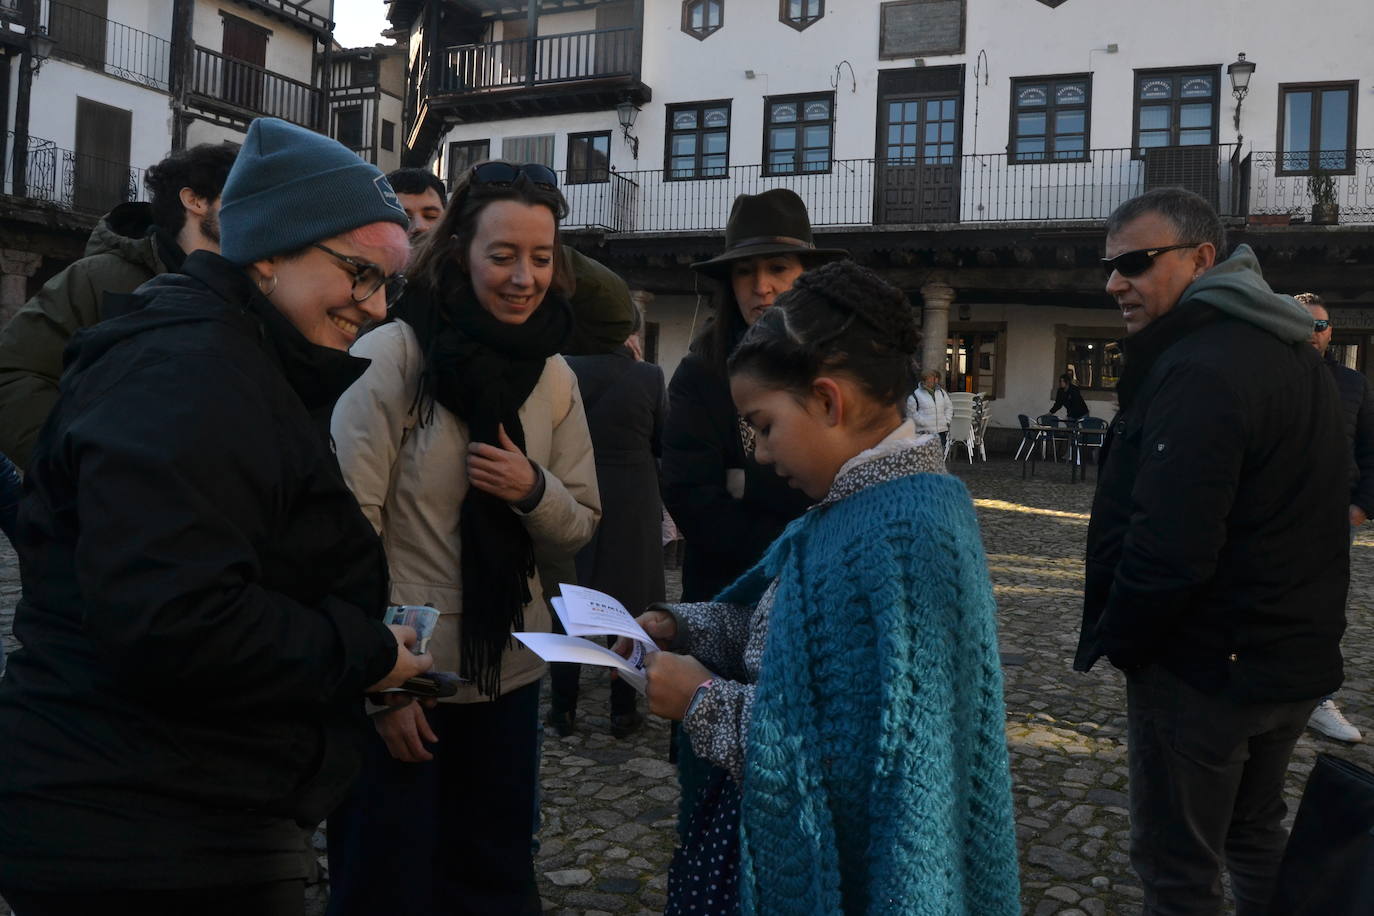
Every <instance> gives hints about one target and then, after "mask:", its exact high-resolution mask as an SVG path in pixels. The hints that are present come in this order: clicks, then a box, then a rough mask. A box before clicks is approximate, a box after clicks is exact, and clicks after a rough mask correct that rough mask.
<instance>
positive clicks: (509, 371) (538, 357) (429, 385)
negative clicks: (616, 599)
mask: <svg viewBox="0 0 1374 916" xmlns="http://www.w3.org/2000/svg"><path fill="white" fill-rule="evenodd" d="M395 314H396V317H397V318H400V319H402V320H404V321H405V322H406V323H407V324H409V325H410V326H411V327H412V328H413V329H414V330H415V334H416V336H417V337H418V338H419V341H420V347H421V349H422V350H423V351H424V354H425V365H424V369H423V370H422V371H421V375H420V387H419V391H418V392H417V393H416V397H415V404H413V405H412V409H415V410H416V411H417V412H418V413H419V416H420V420H421V422H422V423H424V422H428V421H429V420H430V419H432V418H433V414H434V402H436V401H437V402H438V403H440V404H442V405H443V406H444V407H446V408H447V409H448V410H450V411H452V412H453V414H454V415H455V416H457V417H458V418H459V419H460V420H462V421H463V422H465V423H466V424H467V427H468V435H469V437H470V438H471V440H472V441H473V442H485V443H488V444H490V445H496V444H498V443H497V427H498V425H504V426H505V428H506V435H508V436H510V438H511V441H512V442H514V443H515V444H516V445H517V446H519V447H520V450H521V451H524V450H525V430H524V428H523V427H522V426H521V425H520V415H519V410H520V406H521V405H522V404H524V403H525V400H526V399H527V398H528V397H529V395H530V392H531V391H533V390H534V386H535V385H536V384H538V382H539V377H540V375H542V374H543V372H544V362H545V360H547V359H548V358H549V357H550V356H552V355H554V354H555V353H558V352H559V351H560V350H561V349H562V347H563V345H564V343H565V341H566V340H567V338H568V335H569V334H570V333H571V331H572V310H571V308H570V307H569V306H568V303H567V301H566V300H564V299H563V298H562V297H561V296H558V295H556V294H553V293H549V294H548V295H546V296H545V297H544V302H543V304H542V305H540V307H539V308H537V309H535V311H534V314H532V315H530V317H529V319H528V320H527V321H526V322H525V323H524V324H519V325H514V324H504V323H502V322H500V321H497V320H496V319H495V318H493V317H492V315H491V314H490V313H489V312H487V310H486V309H484V308H482V306H481V305H480V304H479V303H478V302H477V298H476V296H475V295H474V294H473V292H472V281H471V280H470V279H469V278H468V276H467V274H466V273H464V272H463V271H462V270H461V269H459V268H458V267H456V266H453V267H450V268H449V269H448V270H446V271H445V274H444V282H443V284H442V291H434V290H428V289H412V290H409V291H407V293H406V295H405V296H404V297H403V298H402V299H401V301H400V303H399V304H398V305H397V307H396V310H395ZM460 473H466V469H462V470H461V471H460ZM459 537H460V539H461V542H462V577H463V578H462V582H463V623H462V646H461V651H460V653H459V662H458V663H459V673H460V674H461V675H463V676H464V677H469V678H472V679H473V680H474V681H475V682H476V684H477V689H478V690H479V691H481V692H482V693H484V694H486V695H488V696H492V697H495V696H499V694H500V690H501V655H502V653H503V652H504V651H505V649H506V646H507V645H508V644H509V643H510V634H511V631H512V629H515V630H519V629H523V627H524V617H525V605H526V604H528V603H529V601H530V589H529V577H530V576H532V575H533V574H534V545H533V543H532V542H531V541H530V536H529V533H528V532H527V531H526V530H525V525H524V523H523V522H522V521H521V520H520V518H519V517H518V516H517V515H516V514H515V513H514V512H512V511H511V508H510V506H509V505H508V504H506V503H505V502H504V501H502V500H500V499H498V498H497V497H495V496H492V495H491V494H490V493H485V492H483V491H481V490H479V489H478V488H477V487H473V486H469V487H468V491H467V496H466V497H465V498H464V499H463V506H462V511H461V512H460V514H459Z"/></svg>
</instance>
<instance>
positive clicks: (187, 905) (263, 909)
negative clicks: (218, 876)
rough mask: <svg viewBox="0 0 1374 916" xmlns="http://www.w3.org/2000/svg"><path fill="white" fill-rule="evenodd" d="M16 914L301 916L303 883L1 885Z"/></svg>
mask: <svg viewBox="0 0 1374 916" xmlns="http://www.w3.org/2000/svg"><path fill="white" fill-rule="evenodd" d="M0 897H4V898H5V902H6V903H8V904H9V905H10V908H11V909H12V910H13V911H14V912H15V913H16V914H18V916H92V914H97V913H98V914H101V916H187V914H195V916H248V914H250V913H251V914H253V916H302V914H304V913H305V882H304V881H273V882H270V883H268V884H253V885H247V886H242V887H210V888H192V889H189V890H169V891H131V890H108V891H98V892H91V891H87V892H81V893H71V892H66V891H53V892H49V891H23V890H15V889H14V888H0Z"/></svg>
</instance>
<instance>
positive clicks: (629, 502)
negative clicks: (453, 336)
mask: <svg viewBox="0 0 1374 916" xmlns="http://www.w3.org/2000/svg"><path fill="white" fill-rule="evenodd" d="M643 330H644V317H643V314H642V313H641V312H640V311H639V308H638V306H636V307H635V323H634V333H632V334H631V335H630V338H629V340H627V341H626V343H625V345H624V346H621V347H618V348H616V350H615V351H614V352H611V353H605V354H601V355H598V356H569V357H567V360H568V365H569V366H571V367H572V369H573V372H575V373H576V374H577V387H578V388H579V389H580V390H581V391H582V403H583V406H584V407H585V408H586V411H587V426H588V427H590V428H591V433H592V448H593V449H594V451H595V454H596V482H597V486H598V488H599V489H600V490H601V524H600V525H598V526H597V529H596V534H594V535H592V539H591V541H590V542H589V543H588V544H587V546H585V547H583V548H582V549H581V550H580V551H579V552H578V554H577V581H578V584H579V585H585V586H586V587H587V588H594V589H596V590H597V591H601V592H605V593H606V594H608V595H610V596H611V597H612V598H615V599H616V600H617V601H619V602H620V603H621V604H623V605H624V606H625V608H626V609H627V610H628V611H629V612H630V613H631V614H635V615H638V614H639V613H641V612H643V610H644V609H645V608H646V607H648V606H649V605H650V604H653V603H654V602H658V601H662V600H664V593H665V589H664V584H663V549H662V546H661V542H660V535H661V533H662V524H663V503H662V502H661V501H660V500H659V493H658V458H659V455H660V454H662V441H663V416H664V413H665V412H666V410H667V398H666V395H665V392H664V386H663V370H662V369H660V368H659V367H658V366H655V365H654V364H653V363H646V362H643V361H642V358H641V357H640V356H639V355H638V354H640V353H642V352H643V351H642V344H641V343H640V336H641V335H642V334H643ZM612 641H614V640H612ZM551 667H552V671H553V678H552V680H553V691H552V697H551V702H550V710H549V724H550V725H552V726H553V727H554V729H556V730H557V731H558V733H559V734H560V735H564V736H566V735H568V734H571V733H572V730H573V725H574V720H575V718H576V712H577V695H578V677H579V674H580V671H581V667H582V666H581V665H572V664H555V665H552V666H551ZM643 721H644V720H643V717H642V716H641V715H640V714H639V711H638V710H637V709H636V708H635V690H634V688H633V687H631V686H630V685H629V684H627V683H625V681H623V680H621V679H620V678H614V679H612V680H611V734H612V735H614V736H615V737H617V738H624V737H626V736H628V735H629V734H631V733H632V732H634V731H635V730H636V729H638V728H639V727H640V725H642V724H643Z"/></svg>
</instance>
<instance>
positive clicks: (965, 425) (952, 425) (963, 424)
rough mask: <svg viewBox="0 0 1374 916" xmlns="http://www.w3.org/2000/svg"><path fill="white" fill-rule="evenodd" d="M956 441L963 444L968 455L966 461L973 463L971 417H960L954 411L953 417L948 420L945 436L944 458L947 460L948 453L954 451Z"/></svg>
mask: <svg viewBox="0 0 1374 916" xmlns="http://www.w3.org/2000/svg"><path fill="white" fill-rule="evenodd" d="M956 442H958V443H961V444H962V445H963V446H964V452H965V454H967V455H968V463H969V464H973V445H974V443H973V417H961V416H959V415H958V413H957V412H956V413H955V415H954V419H952V420H950V421H949V434H948V435H947V436H946V438H945V460H946V461H948V460H949V456H950V453H951V452H953V451H954V444H955V443H956Z"/></svg>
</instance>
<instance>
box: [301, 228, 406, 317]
mask: <svg viewBox="0 0 1374 916" xmlns="http://www.w3.org/2000/svg"><path fill="white" fill-rule="evenodd" d="M310 245H311V247H312V248H318V249H320V251H323V252H324V253H325V254H330V255H333V256H334V257H336V258H338V259H339V260H340V261H342V262H344V263H345V264H347V265H348V266H349V267H351V268H353V269H352V270H351V271H348V272H349V273H351V274H352V275H353V292H352V293H351V298H352V299H353V301H354V302H366V301H367V300H369V299H371V298H372V296H373V295H374V294H375V293H376V292H377V290H379V289H381V288H382V287H383V286H385V287H386V307H387V308H391V307H392V306H393V305H395V304H396V300H398V299H400V298H401V293H403V292H404V291H405V288H406V278H405V274H392V275H391V276H389V277H388V276H387V275H386V274H384V273H382V269H381V268H380V267H379V266H377V265H376V264H373V263H372V262H371V261H364V260H361V259H360V258H353V257H349V256H348V255H346V254H340V253H339V252H337V251H335V250H334V249H333V248H329V247H327V246H325V245H321V244H320V243H319V242H311V243H310ZM343 269H344V270H347V268H343Z"/></svg>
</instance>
